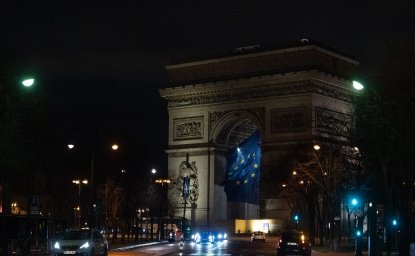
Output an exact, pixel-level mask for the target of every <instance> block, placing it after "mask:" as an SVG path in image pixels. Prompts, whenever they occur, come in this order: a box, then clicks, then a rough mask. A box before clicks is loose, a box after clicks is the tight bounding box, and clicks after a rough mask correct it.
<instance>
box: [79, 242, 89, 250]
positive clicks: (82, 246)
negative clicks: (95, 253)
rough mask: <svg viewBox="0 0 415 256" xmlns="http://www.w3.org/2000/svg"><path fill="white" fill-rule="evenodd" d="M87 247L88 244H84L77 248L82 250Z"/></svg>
mask: <svg viewBox="0 0 415 256" xmlns="http://www.w3.org/2000/svg"><path fill="white" fill-rule="evenodd" d="M88 247H89V242H86V243H84V244H83V245H81V247H79V248H80V249H84V248H88Z"/></svg>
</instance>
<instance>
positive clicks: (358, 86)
mask: <svg viewBox="0 0 415 256" xmlns="http://www.w3.org/2000/svg"><path fill="white" fill-rule="evenodd" d="M353 88H355V89H356V90H358V91H360V90H363V88H365V87H364V86H363V84H361V83H359V82H358V81H353Z"/></svg>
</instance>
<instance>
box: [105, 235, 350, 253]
mask: <svg viewBox="0 0 415 256" xmlns="http://www.w3.org/2000/svg"><path fill="white" fill-rule="evenodd" d="M277 239H278V237H267V240H266V242H265V243H262V242H254V243H251V242H250V239H249V237H232V238H231V239H230V240H228V241H223V242H217V243H215V244H195V243H190V242H187V243H184V244H181V243H180V242H175V243H171V244H170V243H161V244H153V245H147V246H142V247H136V248H130V249H127V250H112V251H110V253H109V256H130V255H178V256H183V255H206V256H209V255H227V256H228V255H238V256H244V255H257V256H261V255H273V256H275V255H276V252H277V250H276V248H277ZM330 255H336V256H347V255H354V253H352V252H342V253H333V252H319V251H316V250H313V253H312V256H330Z"/></svg>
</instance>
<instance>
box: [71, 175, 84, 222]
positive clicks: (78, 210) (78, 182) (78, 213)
mask: <svg viewBox="0 0 415 256" xmlns="http://www.w3.org/2000/svg"><path fill="white" fill-rule="evenodd" d="M72 183H73V184H75V185H78V206H77V207H76V208H75V211H76V212H75V226H78V228H80V227H81V185H82V184H85V185H86V184H88V180H86V179H84V180H80V179H77V180H73V181H72ZM77 220H78V221H77Z"/></svg>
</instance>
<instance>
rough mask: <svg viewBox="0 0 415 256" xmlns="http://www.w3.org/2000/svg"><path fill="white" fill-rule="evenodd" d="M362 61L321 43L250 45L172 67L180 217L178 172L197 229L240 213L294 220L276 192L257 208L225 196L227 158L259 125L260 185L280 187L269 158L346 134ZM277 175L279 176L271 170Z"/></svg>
mask: <svg viewBox="0 0 415 256" xmlns="http://www.w3.org/2000/svg"><path fill="white" fill-rule="evenodd" d="M357 65H358V62H357V61H356V60H354V59H353V58H351V57H347V56H346V55H344V54H341V53H339V52H338V51H336V50H332V49H330V48H328V47H326V46H323V45H321V44H319V43H314V42H311V41H308V40H302V41H300V42H298V43H293V44H288V45H284V46H277V47H263V46H249V47H242V48H238V49H235V50H234V51H232V52H230V53H229V54H223V55H219V56H214V57H210V58H198V59H193V60H189V61H185V62H181V63H176V64H172V65H169V66H167V67H166V69H167V72H168V75H169V88H166V89H161V90H160V95H161V96H162V97H163V98H165V99H166V100H167V107H168V115H169V131H168V134H169V136H168V149H167V151H166V152H167V154H168V168H169V176H170V178H171V179H172V180H173V181H175V182H176V183H175V185H173V186H172V188H170V189H169V200H170V202H171V201H173V202H174V203H173V205H175V207H176V209H177V213H176V215H177V216H181V215H183V210H184V208H183V205H184V203H183V199H182V194H181V184H180V182H181V177H184V176H189V177H191V194H190V198H189V199H188V204H186V213H185V216H186V218H188V219H190V220H191V223H192V224H193V225H196V226H213V225H222V224H223V223H224V222H229V221H234V220H235V219H245V220H246V219H260V218H271V219H278V218H280V219H281V218H288V217H287V214H288V211H287V209H285V208H284V207H285V206H284V205H283V204H281V203H279V201H278V198H276V197H277V196H276V195H274V194H272V193H271V194H270V193H266V192H263V191H261V198H260V204H258V205H257V204H248V203H234V202H228V201H227V196H226V194H225V192H224V188H223V185H222V184H223V181H224V178H225V173H226V154H227V152H228V150H229V149H231V148H233V147H235V146H237V145H238V144H239V143H241V142H242V141H244V140H245V139H246V138H247V137H248V136H250V135H251V134H252V133H253V132H254V131H259V133H260V134H261V137H262V144H261V151H262V158H261V167H260V171H261V173H262V174H261V183H260V184H261V188H260V189H261V190H263V188H265V187H273V186H277V185H278V184H277V183H276V182H275V181H273V180H268V179H266V178H264V177H267V173H268V174H269V173H270V172H276V171H278V170H275V168H273V164H272V161H273V159H275V156H278V155H281V154H283V153H284V152H286V151H287V150H289V148H291V146H293V145H304V146H310V147H311V145H313V144H315V143H319V142H322V141H326V140H331V139H336V140H339V139H340V140H341V139H342V134H341V133H340V134H339V133H336V134H335V135H334V134H332V133H331V132H330V131H333V130H336V131H342V130H344V127H347V125H348V124H350V119H351V118H350V115H349V113H350V105H349V102H350V101H349V97H350V95H351V93H352V91H351V81H350V80H351V78H352V76H353V73H354V71H355V69H356V67H357ZM274 176H275V175H274Z"/></svg>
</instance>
